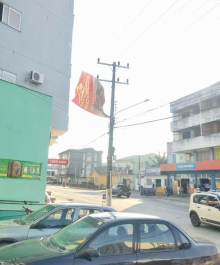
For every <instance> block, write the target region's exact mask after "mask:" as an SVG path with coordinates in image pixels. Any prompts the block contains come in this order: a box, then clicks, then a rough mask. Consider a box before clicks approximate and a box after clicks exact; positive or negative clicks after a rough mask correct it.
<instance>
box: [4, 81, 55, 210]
mask: <svg viewBox="0 0 220 265" xmlns="http://www.w3.org/2000/svg"><path fill="white" fill-rule="evenodd" d="M0 93H1V96H0V110H1V111H0V112H1V113H2V115H1V119H0V128H1V137H0V146H1V148H0V159H12V160H22V161H29V162H37V163H42V172H41V179H40V180H31V179H30V180H29V179H16V178H8V177H1V178H0V194H1V195H0V199H1V200H13V201H23V200H26V201H38V202H40V203H44V200H45V184H46V177H47V158H48V145H49V139H50V119H51V102H52V98H51V97H49V96H46V95H43V94H39V93H36V92H33V91H31V90H28V89H26V88H24V87H19V86H17V85H14V84H11V83H8V82H4V81H1V80H0ZM3 113H4V114H3ZM29 208H31V209H33V208H34V206H31V207H29ZM0 209H1V210H4V209H19V210H21V209H22V206H21V205H17V206H16V205H4V204H0Z"/></svg>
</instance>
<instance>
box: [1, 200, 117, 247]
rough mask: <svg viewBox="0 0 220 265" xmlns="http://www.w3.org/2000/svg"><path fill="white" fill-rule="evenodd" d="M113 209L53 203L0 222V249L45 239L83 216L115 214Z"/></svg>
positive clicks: (81, 204)
mask: <svg viewBox="0 0 220 265" xmlns="http://www.w3.org/2000/svg"><path fill="white" fill-rule="evenodd" d="M115 211H116V210H115V209H114V208H111V207H108V206H103V205H94V204H83V203H53V204H48V205H46V206H44V207H43V208H41V209H39V210H37V211H35V212H33V213H31V214H29V215H26V216H24V217H22V218H20V219H15V220H7V221H1V222H0V247H1V246H5V245H8V244H11V243H15V242H18V241H22V240H27V239H30V238H36V237H45V236H49V235H52V234H54V233H55V232H57V231H58V230H60V229H62V228H64V227H65V226H67V225H69V224H71V223H72V222H74V221H75V220H77V219H80V218H82V217H83V216H86V215H89V214H92V213H99V212H115Z"/></svg>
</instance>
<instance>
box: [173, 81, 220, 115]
mask: <svg viewBox="0 0 220 265" xmlns="http://www.w3.org/2000/svg"><path fill="white" fill-rule="evenodd" d="M219 95H220V82H218V83H216V84H214V85H211V86H209V87H207V88H205V89H202V90H199V91H198V92H195V93H192V94H190V95H188V96H186V97H183V98H180V99H178V100H176V101H174V102H171V104H170V112H172V113H175V112H179V111H181V110H183V109H185V108H187V107H189V106H191V105H194V104H197V103H199V102H200V101H204V100H208V99H210V98H213V97H216V96H219Z"/></svg>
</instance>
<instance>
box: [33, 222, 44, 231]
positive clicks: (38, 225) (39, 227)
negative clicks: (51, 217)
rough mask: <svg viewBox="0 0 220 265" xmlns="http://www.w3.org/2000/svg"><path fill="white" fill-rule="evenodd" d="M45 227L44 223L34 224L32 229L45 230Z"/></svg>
mask: <svg viewBox="0 0 220 265" xmlns="http://www.w3.org/2000/svg"><path fill="white" fill-rule="evenodd" d="M44 227H45V224H44V223H43V222H41V221H40V222H39V223H36V224H33V225H32V226H31V228H34V229H40V230H41V229H42V228H44Z"/></svg>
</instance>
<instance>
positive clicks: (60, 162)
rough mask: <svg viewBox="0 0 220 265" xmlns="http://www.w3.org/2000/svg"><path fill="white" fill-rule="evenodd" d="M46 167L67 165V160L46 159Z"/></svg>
mask: <svg viewBox="0 0 220 265" xmlns="http://www.w3.org/2000/svg"><path fill="white" fill-rule="evenodd" d="M47 163H48V165H68V163H69V161H68V160H67V159H48V162H47Z"/></svg>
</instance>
